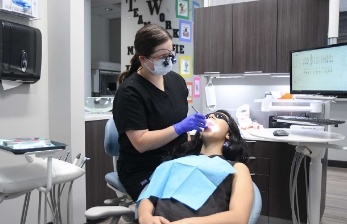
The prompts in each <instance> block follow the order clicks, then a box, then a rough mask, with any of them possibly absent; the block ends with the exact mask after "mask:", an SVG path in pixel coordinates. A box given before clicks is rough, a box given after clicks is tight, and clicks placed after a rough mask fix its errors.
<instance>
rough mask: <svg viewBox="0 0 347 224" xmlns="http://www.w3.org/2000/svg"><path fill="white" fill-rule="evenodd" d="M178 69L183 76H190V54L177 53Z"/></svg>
mask: <svg viewBox="0 0 347 224" xmlns="http://www.w3.org/2000/svg"><path fill="white" fill-rule="evenodd" d="M178 61H179V70H180V72H179V73H180V75H181V76H183V77H184V78H189V77H191V76H192V73H193V72H192V59H191V57H190V56H186V55H179V56H178Z"/></svg>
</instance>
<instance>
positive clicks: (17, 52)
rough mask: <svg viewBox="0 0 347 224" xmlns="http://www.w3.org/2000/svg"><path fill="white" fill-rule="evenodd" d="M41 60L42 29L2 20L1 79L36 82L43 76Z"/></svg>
mask: <svg viewBox="0 0 347 224" xmlns="http://www.w3.org/2000/svg"><path fill="white" fill-rule="evenodd" d="M41 61H42V35H41V31H40V30H39V29H37V28H34V27H30V26H25V25H21V24H17V23H12V22H8V21H2V20H0V80H11V81H18V82H23V83H35V82H37V81H38V80H39V79H40V76H41Z"/></svg>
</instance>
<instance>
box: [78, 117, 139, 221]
mask: <svg viewBox="0 0 347 224" xmlns="http://www.w3.org/2000/svg"><path fill="white" fill-rule="evenodd" d="M104 149H105V152H106V153H107V154H108V155H110V156H112V158H113V168H114V171H113V172H110V173H108V174H106V175H105V180H106V183H107V186H108V187H109V188H111V189H112V190H114V191H115V193H116V196H117V197H116V198H114V199H106V200H105V201H104V203H105V206H97V207H93V208H90V209H88V210H87V211H86V212H85V213H84V215H85V216H86V218H88V219H90V220H96V219H104V218H111V220H110V222H109V223H110V224H116V223H118V222H119V219H120V218H121V217H123V219H124V220H125V221H127V222H132V221H133V220H134V217H135V212H134V211H133V210H132V209H130V208H129V205H131V204H134V202H133V201H132V200H131V198H130V196H129V195H128V194H127V193H126V190H125V188H124V187H123V185H122V183H121V182H120V181H119V177H118V174H117V171H116V170H117V159H118V156H119V144H118V131H117V129H116V126H115V124H114V121H113V118H111V119H109V120H108V121H107V123H106V126H105V138H104Z"/></svg>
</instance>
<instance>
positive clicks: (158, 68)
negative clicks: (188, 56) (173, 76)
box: [145, 58, 172, 75]
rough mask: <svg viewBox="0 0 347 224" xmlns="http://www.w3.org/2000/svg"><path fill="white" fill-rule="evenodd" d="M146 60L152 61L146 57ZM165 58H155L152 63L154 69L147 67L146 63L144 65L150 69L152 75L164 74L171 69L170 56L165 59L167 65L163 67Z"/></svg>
mask: <svg viewBox="0 0 347 224" xmlns="http://www.w3.org/2000/svg"><path fill="white" fill-rule="evenodd" d="M148 61H150V62H152V61H151V60H149V59H148ZM164 62H165V59H160V60H156V61H154V62H152V63H153V65H154V70H151V69H149V68H148V66H147V65H146V63H145V65H146V67H147V68H148V70H150V71H151V72H152V73H153V74H154V75H166V74H167V73H169V72H170V71H171V70H172V61H171V58H170V59H169V60H167V62H168V65H167V66H166V67H165V65H164Z"/></svg>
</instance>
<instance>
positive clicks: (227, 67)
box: [194, 5, 232, 74]
mask: <svg viewBox="0 0 347 224" xmlns="http://www.w3.org/2000/svg"><path fill="white" fill-rule="evenodd" d="M194 17H195V19H194V74H203V73H204V72H220V73H230V72H231V69H232V63H231V62H232V21H231V18H232V5H225V6H224V5H223V6H214V7H207V8H198V9H195V11H194Z"/></svg>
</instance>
